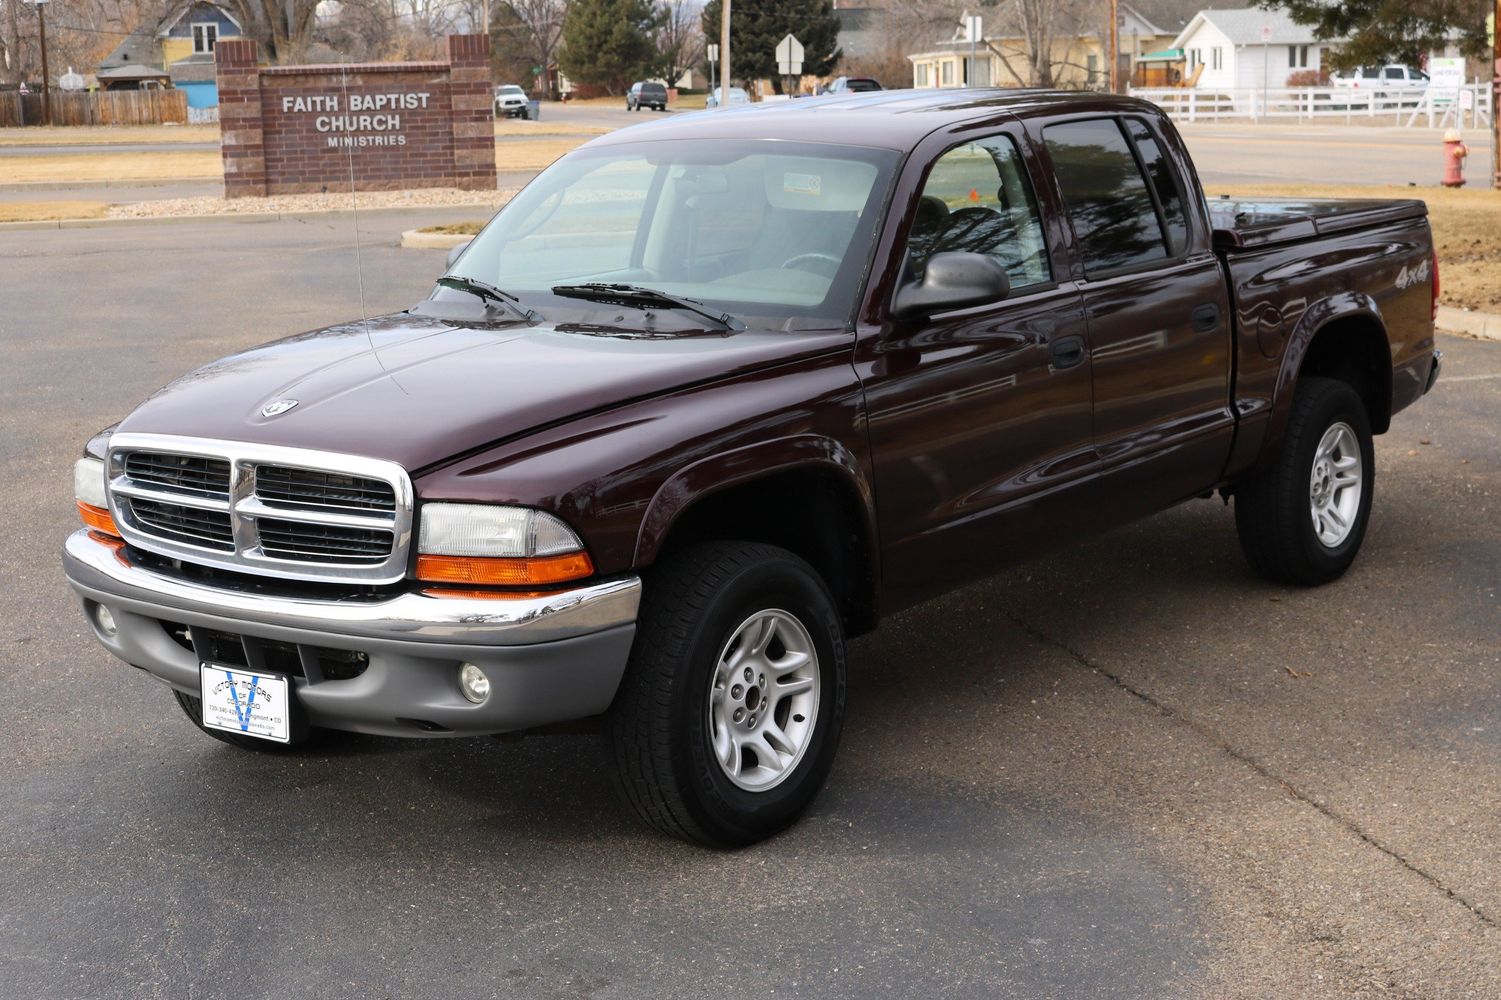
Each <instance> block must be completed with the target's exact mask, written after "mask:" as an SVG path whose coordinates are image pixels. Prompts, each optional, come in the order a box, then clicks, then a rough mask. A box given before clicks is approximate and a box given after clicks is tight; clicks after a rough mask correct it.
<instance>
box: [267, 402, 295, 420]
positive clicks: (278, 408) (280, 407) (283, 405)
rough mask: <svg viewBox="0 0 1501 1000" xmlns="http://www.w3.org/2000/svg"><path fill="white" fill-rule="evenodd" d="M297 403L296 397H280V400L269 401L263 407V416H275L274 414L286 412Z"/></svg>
mask: <svg viewBox="0 0 1501 1000" xmlns="http://www.w3.org/2000/svg"><path fill="white" fill-rule="evenodd" d="M296 405H297V400H295V399H278V400H274V401H273V402H270V403H267V404H266V405H265V406H263V407H261V416H263V417H274V416H277V415H278V414H281V413H286V412H287V411H288V410H290V409H291V408H292V407H294V406H296Z"/></svg>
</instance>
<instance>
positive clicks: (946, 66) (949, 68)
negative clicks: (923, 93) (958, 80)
mask: <svg viewBox="0 0 1501 1000" xmlns="http://www.w3.org/2000/svg"><path fill="white" fill-rule="evenodd" d="M941 65H942V67H943V68H942V70H941V71H940V72H941V73H942V74H943V75H942V76H941V77H940V78H939V81H938V83H939V86H941V87H952V86H953V85H954V64H953V63H951V62H944V63H942V64H941Z"/></svg>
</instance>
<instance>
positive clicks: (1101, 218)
mask: <svg viewBox="0 0 1501 1000" xmlns="http://www.w3.org/2000/svg"><path fill="white" fill-rule="evenodd" d="M1042 135H1043V141H1044V143H1045V144H1046V145H1047V149H1048V154H1049V155H1050V156H1051V158H1052V161H1053V170H1054V172H1055V173H1056V174H1057V177H1058V187H1059V190H1060V191H1061V192H1062V194H1063V200H1064V203H1065V204H1066V206H1067V209H1068V217H1069V221H1070V222H1071V223H1072V224H1073V227H1074V236H1075V238H1076V239H1077V241H1078V244H1079V253H1080V255H1081V257H1082V259H1083V262H1084V271H1085V273H1086V274H1091V275H1094V274H1099V273H1101V272H1105V271H1113V270H1116V269H1119V268H1125V267H1134V266H1138V265H1142V264H1150V263H1151V262H1153V261H1159V260H1165V259H1167V258H1168V257H1169V256H1177V255H1178V253H1180V252H1181V251H1182V249H1183V248H1184V247H1185V246H1186V243H1187V228H1186V224H1184V223H1183V220H1182V214H1183V211H1182V199H1181V198H1180V197H1178V193H1177V187H1176V182H1175V180H1174V177H1173V175H1172V171H1171V170H1170V169H1169V167H1168V165H1167V163H1166V161H1165V160H1164V159H1163V157H1162V151H1161V149H1160V148H1159V147H1158V146H1157V144H1156V141H1155V140H1153V141H1152V149H1151V152H1152V154H1153V155H1155V157H1156V163H1157V166H1158V167H1159V168H1160V171H1161V179H1162V183H1163V186H1164V189H1165V190H1164V193H1169V192H1170V193H1171V194H1172V196H1173V197H1172V201H1173V204H1174V205H1175V209H1174V211H1175V213H1176V214H1175V216H1174V217H1173V218H1175V219H1176V222H1169V221H1167V220H1165V219H1164V215H1165V214H1166V213H1164V212H1163V208H1162V206H1160V205H1159V203H1158V194H1157V193H1156V191H1155V190H1154V184H1149V183H1148V179H1147V177H1146V176H1145V175H1143V173H1142V168H1141V165H1140V164H1139V163H1138V162H1137V157H1136V154H1135V152H1134V151H1133V148H1132V144H1131V142H1130V141H1129V140H1128V139H1127V137H1126V133H1125V131H1124V130H1123V126H1122V124H1121V123H1120V122H1118V121H1117V120H1116V119H1113V118H1096V119H1090V120H1087V121H1074V122H1063V123H1061V124H1058V125H1049V126H1048V127H1046V128H1045V129H1043V133H1042ZM1147 138H1149V139H1150V138H1151V136H1150V133H1148V134H1147ZM1144 158H1145V154H1144ZM1174 230H1176V232H1174Z"/></svg>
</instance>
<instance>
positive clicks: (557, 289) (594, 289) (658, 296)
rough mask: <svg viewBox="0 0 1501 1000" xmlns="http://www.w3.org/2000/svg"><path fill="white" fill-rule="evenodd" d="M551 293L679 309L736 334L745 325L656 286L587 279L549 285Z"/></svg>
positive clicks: (725, 313)
mask: <svg viewBox="0 0 1501 1000" xmlns="http://www.w3.org/2000/svg"><path fill="white" fill-rule="evenodd" d="M552 293H553V294H554V295H561V296H563V297H564V298H570V299H591V300H593V301H595V302H612V303H615V304H617V305H623V306H636V307H638V308H643V309H644V308H647V307H650V306H657V307H659V308H670V309H682V310H683V311H685V312H691V313H695V314H697V315H699V316H702V317H703V318H704V319H707V320H711V321H712V322H715V323H718V324H719V325H720V326H722V327H724V328H725V329H726V330H729V331H730V332H731V333H739V332H740V331H741V330H744V329H745V324H744V323H742V322H740V320H738V319H736V318H735V317H734V316H731V315H730V314H729V313H727V312H715V311H714V310H712V309H709V308H707V307H706V306H705V305H704V304H703V303H702V302H700V301H698V300H697V299H685V298H683V297H682V296H681V295H673V294H672V293H671V292H664V291H660V290H659V289H656V288H647V287H646V286H645V285H611V284H607V283H605V282H600V281H591V282H588V283H586V284H582V285H553V286H552Z"/></svg>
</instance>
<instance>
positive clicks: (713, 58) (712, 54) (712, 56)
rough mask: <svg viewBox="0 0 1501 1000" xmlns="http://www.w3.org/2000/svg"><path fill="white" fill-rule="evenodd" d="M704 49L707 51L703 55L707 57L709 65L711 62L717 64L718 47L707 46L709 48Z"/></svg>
mask: <svg viewBox="0 0 1501 1000" xmlns="http://www.w3.org/2000/svg"><path fill="white" fill-rule="evenodd" d="M706 48H707V50H708V51H707V52H706V53H705V54H706V55H707V56H708V57H709V61H710V62H711V63H712V62H719V46H718V45H709V46H706Z"/></svg>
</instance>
